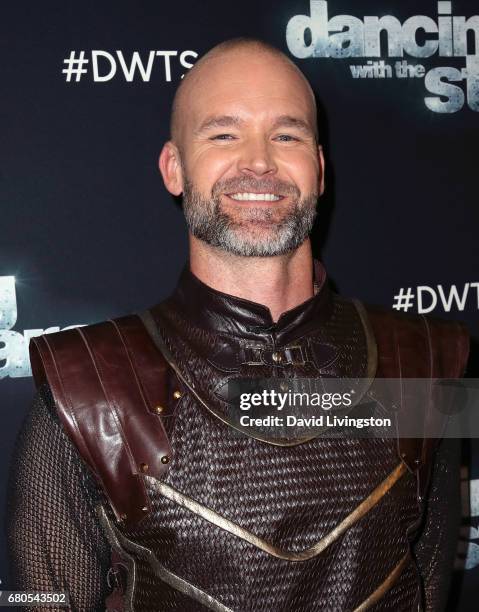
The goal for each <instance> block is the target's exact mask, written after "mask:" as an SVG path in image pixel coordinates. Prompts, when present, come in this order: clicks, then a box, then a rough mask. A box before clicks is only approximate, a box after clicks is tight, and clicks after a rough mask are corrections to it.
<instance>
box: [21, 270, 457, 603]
mask: <svg viewBox="0 0 479 612" xmlns="http://www.w3.org/2000/svg"><path fill="white" fill-rule="evenodd" d="M316 274H317V278H318V277H319V276H320V275H321V271H320V270H318V268H317V269H316ZM320 281H321V287H320V290H319V292H318V293H317V295H315V296H314V297H313V298H312V299H311V300H308V301H307V302H306V303H304V304H302V305H300V306H298V307H297V308H295V309H292V310H291V311H288V312H287V313H285V314H284V315H283V316H282V317H281V318H280V320H279V321H278V322H277V324H273V322H272V321H271V318H270V315H269V311H267V309H266V308H265V307H263V306H261V305H259V304H253V303H251V302H247V301H246V300H241V299H239V298H234V297H232V296H226V295H224V294H222V293H220V292H217V291H215V290H213V289H211V288H209V287H206V286H205V285H203V284H202V283H201V282H200V281H199V280H198V279H196V278H195V277H194V276H193V275H192V274H191V273H189V272H188V271H185V272H184V273H183V275H182V278H181V280H180V283H179V285H178V288H177V290H176V291H175V293H174V294H173V296H172V297H171V298H170V299H169V300H166V301H165V302H163V303H162V304H159V305H158V306H156V307H153V308H152V309H151V310H150V311H149V313H146V314H145V315H143V316H142V317H140V316H138V315H131V316H128V317H122V318H120V319H116V320H112V321H107V322H104V323H99V324H96V325H92V326H88V327H83V328H78V329H72V330H67V331H64V332H61V333H58V334H49V335H47V336H42V337H40V338H35V339H33V340H32V343H31V358H32V368H33V373H34V377H35V380H36V382H37V384H41V383H43V382H45V381H47V382H48V384H49V385H50V388H51V390H52V394H53V397H54V400H55V403H56V406H57V410H58V414H59V416H60V419H61V420H62V422H63V425H64V427H65V430H66V431H67V433H68V435H69V436H70V438H71V439H72V440H73V442H74V443H75V445H76V446H77V448H78V450H79V452H80V454H81V456H82V457H83V459H84V461H85V462H86V463H87V465H88V466H89V468H90V469H91V471H92V472H93V474H94V475H95V477H96V479H97V481H98V483H99V485H100V487H101V489H102V490H103V492H104V494H105V497H106V499H107V500H108V503H104V504H102V505H101V506H99V508H98V515H99V520H100V522H101V524H102V525H103V528H104V530H105V533H106V534H107V536H108V539H109V541H110V544H111V546H112V548H113V549H114V550H115V551H116V554H117V555H118V557H119V558H120V559H121V561H122V563H124V564H125V565H126V566H127V567H128V581H127V588H126V593H125V597H124V600H123V603H124V606H125V609H128V610H133V609H134V610H141V611H142V612H143V611H145V612H147V611H148V610H158V609H162V610H163V609H171V610H200V609H204V608H206V609H212V610H222V611H226V610H241V611H242V612H243V611H250V610H251V611H253V610H260V609H261V610H298V611H302V610H366V609H377V610H396V611H398V610H411V609H418V606H420V605H421V599H422V597H421V582H420V579H419V578H420V576H419V575H418V571H417V565H416V563H415V561H414V558H413V555H412V554H411V552H412V546H413V543H414V542H415V540H416V539H417V538H418V537H419V536H420V533H421V526H422V521H423V516H424V510H425V505H424V502H425V498H426V495H427V491H428V484H429V479H430V474H431V469H432V465H433V459H434V451H435V447H436V445H437V440H435V439H431V440H428V439H424V440H423V439H419V438H410V439H407V438H399V439H398V440H391V439H351V438H344V439H329V438H324V437H321V436H319V437H315V438H312V439H308V440H300V441H294V440H293V441H292V442H291V443H285V444H271V443H270V442H268V440H265V439H264V438H262V436H261V432H254V431H253V432H252V433H251V434H250V435H249V436H245V435H241V434H240V433H238V432H237V431H236V429H233V428H232V427H229V426H228V423H229V421H228V415H227V409H228V406H227V401H226V399H225V394H224V389H225V388H226V386H227V384H228V382H229V381H230V380H234V379H235V378H238V377H243V378H248V377H251V378H255V377H258V378H267V377H284V378H294V377H305V378H315V377H342V378H358V379H360V378H368V377H369V378H371V377H374V376H376V377H383V378H386V377H387V378H397V379H398V381H399V383H398V384H401V382H400V381H401V380H403V379H404V378H407V377H410V378H431V377H433V378H441V377H447V378H453V377H458V376H461V375H462V373H463V371H464V367H465V361H466V358H467V352H468V343H467V334H466V332H465V330H464V329H463V328H462V327H461V326H459V325H458V324H455V323H444V322H439V321H432V320H426V319H424V318H419V317H406V316H400V315H398V314H395V313H389V312H386V311H383V310H381V309H373V308H368V309H366V310H365V309H364V308H362V307H361V305H358V304H356V303H354V302H352V301H349V300H345V299H342V298H340V297H338V296H336V295H334V294H332V293H331V292H330V291H329V288H328V286H327V285H326V283H325V282H324V275H323V277H322V278H321V279H320ZM278 355H279V358H278ZM408 411H409V412H408ZM410 411H411V407H410V406H408V405H403V406H401V407H400V411H399V415H408V416H409V413H410ZM417 416H418V418H419V419H420V421H421V422H422V423H423V424H424V425H426V423H428V425H430V423H429V421H430V420H431V419H433V418H436V419H437V418H440V415H439V413H437V412H436V413H433V412H432V411H430V410H429V411H428V410H427V409H426V408H424V412H423V413H422V414H420V415H417ZM400 420H401V417H399V422H400ZM428 430H429V429H428ZM399 431H401V427H399ZM444 511H445V508H444Z"/></svg>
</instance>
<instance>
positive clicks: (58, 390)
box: [30, 315, 171, 526]
mask: <svg viewBox="0 0 479 612" xmlns="http://www.w3.org/2000/svg"><path fill="white" fill-rule="evenodd" d="M30 356H31V364H32V371H33V376H34V379H35V382H36V384H37V385H41V384H42V383H44V382H48V384H49V385H50V388H51V391H52V394H53V397H54V400H55V404H56V406H57V411H58V415H59V417H60V419H61V421H62V423H63V425H64V428H65V430H66V432H67V434H68V435H69V437H70V438H71V440H72V441H73V443H74V444H75V445H76V447H77V448H78V449H79V451H80V454H81V456H82V457H83V459H84V460H85V462H86V463H87V464H88V465H89V467H90V469H91V470H92V472H93V474H94V475H95V477H96V478H97V480H98V482H99V483H100V485H101V487H102V489H103V491H104V492H105V494H106V496H107V497H108V500H109V502H110V504H111V506H112V508H113V510H114V512H115V515H116V517H117V519H118V520H122V521H124V522H125V524H127V525H129V526H130V525H133V524H135V523H137V522H138V521H140V520H141V519H142V518H144V517H145V516H146V515H147V514H148V513H149V512H150V510H151V509H150V501H149V498H148V495H147V492H146V488H145V483H144V479H143V474H144V473H148V474H149V475H151V476H154V477H155V478H161V477H162V476H163V475H164V473H165V472H166V470H167V469H168V463H169V460H170V458H171V447H170V444H169V441H168V438H167V435H166V433H165V430H164V427H163V425H162V422H161V419H160V417H159V416H158V413H157V411H156V410H155V408H156V407H157V406H159V405H164V404H165V403H166V400H167V396H166V394H167V387H168V385H167V364H166V362H165V360H164V359H163V357H162V355H161V354H160V353H159V351H158V350H157V348H156V347H155V345H154V344H153V342H152V340H151V338H150V336H149V334H148V333H147V331H146V330H145V327H144V325H143V323H142V321H141V320H140V318H139V317H138V316H137V315H130V316H126V317H121V318H119V319H115V320H110V321H105V322H102V323H97V324H94V325H90V326H87V327H82V328H75V329H71V330H65V331H62V332H59V333H54V334H46V335H43V336H40V337H38V338H33V339H32V341H31V343H30Z"/></svg>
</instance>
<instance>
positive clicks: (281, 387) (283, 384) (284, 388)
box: [279, 383, 288, 391]
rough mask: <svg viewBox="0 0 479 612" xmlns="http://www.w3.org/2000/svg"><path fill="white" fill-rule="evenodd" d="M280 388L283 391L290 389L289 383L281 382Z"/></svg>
mask: <svg viewBox="0 0 479 612" xmlns="http://www.w3.org/2000/svg"><path fill="white" fill-rule="evenodd" d="M279 388H280V389H281V391H287V390H288V385H287V383H281V384H280V385H279Z"/></svg>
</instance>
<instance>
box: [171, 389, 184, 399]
mask: <svg viewBox="0 0 479 612" xmlns="http://www.w3.org/2000/svg"><path fill="white" fill-rule="evenodd" d="M182 396H183V393H182V392H181V391H174V392H173V397H174V398H175V400H179V399H181V398H182Z"/></svg>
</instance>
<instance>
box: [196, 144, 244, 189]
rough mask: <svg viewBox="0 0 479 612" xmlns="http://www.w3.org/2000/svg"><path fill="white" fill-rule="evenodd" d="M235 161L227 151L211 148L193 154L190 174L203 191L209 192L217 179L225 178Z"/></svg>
mask: <svg viewBox="0 0 479 612" xmlns="http://www.w3.org/2000/svg"><path fill="white" fill-rule="evenodd" d="M232 165H233V162H232V161H231V159H230V156H229V155H227V153H226V152H225V151H217V150H209V151H203V152H198V153H196V154H194V155H192V156H191V158H190V159H189V163H188V166H187V168H188V174H189V178H190V180H193V182H194V183H195V185H197V186H198V187H199V188H200V190H201V191H203V192H209V191H211V188H212V186H213V185H214V183H215V182H216V181H218V180H219V179H221V178H223V177H224V176H225V174H226V173H227V172H228V171H229V170H230V168H231V166H232Z"/></svg>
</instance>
